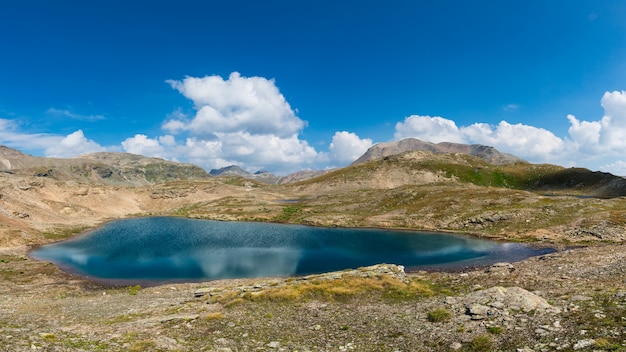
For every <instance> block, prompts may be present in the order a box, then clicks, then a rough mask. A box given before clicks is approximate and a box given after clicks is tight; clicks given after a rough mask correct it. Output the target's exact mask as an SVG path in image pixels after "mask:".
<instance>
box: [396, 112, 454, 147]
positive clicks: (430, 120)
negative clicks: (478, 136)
mask: <svg viewBox="0 0 626 352" xmlns="http://www.w3.org/2000/svg"><path fill="white" fill-rule="evenodd" d="M409 137H413V138H417V139H421V140H424V141H429V142H432V143H439V142H453V143H466V140H465V138H464V137H463V135H462V134H461V132H460V130H459V128H458V127H457V126H456V124H455V123H454V121H452V120H448V119H445V118H443V117H440V116H435V117H431V116H419V115H411V116H409V117H407V118H406V119H404V121H403V122H398V123H397V124H396V132H395V134H394V138H395V139H396V140H399V139H404V138H409Z"/></svg>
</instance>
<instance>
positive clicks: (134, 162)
mask: <svg viewBox="0 0 626 352" xmlns="http://www.w3.org/2000/svg"><path fill="white" fill-rule="evenodd" d="M0 172H7V173H14V174H19V175H26V176H37V177H48V178H53V179H56V180H60V181H79V182H80V181H83V182H94V183H104V184H119V185H145V184H153V183H158V182H163V181H172V180H188V179H196V178H208V177H210V175H209V174H208V173H207V172H206V171H205V170H204V169H202V168H200V167H198V166H196V165H192V164H184V163H177V162H173V161H167V160H163V159H158V158H148V157H144V156H141V155H136V154H129V153H106V152H104V153H93V154H85V155H81V156H79V157H75V158H69V159H62V158H45V157H37V156H32V155H28V154H24V153H22V152H20V151H18V150H15V149H12V148H9V147H6V146H0Z"/></svg>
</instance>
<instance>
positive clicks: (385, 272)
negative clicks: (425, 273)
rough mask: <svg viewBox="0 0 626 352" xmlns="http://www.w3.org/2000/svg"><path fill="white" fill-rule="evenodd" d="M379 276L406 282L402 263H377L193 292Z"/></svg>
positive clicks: (198, 294) (213, 293)
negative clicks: (351, 268)
mask: <svg viewBox="0 0 626 352" xmlns="http://www.w3.org/2000/svg"><path fill="white" fill-rule="evenodd" d="M380 276H388V277H391V278H394V279H398V280H400V281H403V282H408V279H407V276H406V273H405V272H404V266H402V265H394V264H377V265H372V266H367V267H362V268H358V269H353V270H343V271H334V272H330V273H324V274H316V275H307V276H301V277H296V278H290V279H272V280H265V281H259V282H257V283H255V284H254V285H251V286H250V285H247V286H237V287H230V288H215V287H207V288H199V289H197V290H196V291H195V292H194V296H195V297H196V298H198V297H203V296H206V295H209V296H221V295H224V294H226V293H229V292H240V293H247V292H261V291H265V290H267V289H270V288H276V287H282V286H287V285H296V284H299V283H302V282H312V281H317V282H319V281H328V280H337V279H342V278H351V277H352V278H354V277H362V278H371V277H380Z"/></svg>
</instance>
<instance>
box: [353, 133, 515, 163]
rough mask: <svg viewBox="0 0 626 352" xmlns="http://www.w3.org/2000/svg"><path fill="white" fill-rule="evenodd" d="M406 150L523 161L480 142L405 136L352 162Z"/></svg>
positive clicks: (378, 144) (383, 144)
mask: <svg viewBox="0 0 626 352" xmlns="http://www.w3.org/2000/svg"><path fill="white" fill-rule="evenodd" d="M408 151H428V152H431V153H433V154H443V153H458V154H468V155H473V156H477V157H479V158H481V159H483V160H485V161H486V162H488V163H490V164H494V165H502V164H510V163H516V162H521V161H524V160H522V159H520V158H518V157H516V156H514V155H511V154H507V153H501V152H500V151H498V150H497V149H496V148H494V147H490V146H486V145H480V144H472V145H468V144H459V143H449V142H441V143H437V144H435V143H430V142H425V141H422V140H419V139H415V138H405V139H402V140H400V141H394V142H387V143H377V144H375V145H374V146H372V147H370V148H369V149H368V150H367V152H365V154H363V155H362V156H361V157H359V158H358V159H357V160H356V161H354V162H353V165H354V164H361V163H364V162H367V161H371V160H375V159H380V158H383V157H387V156H390V155H394V154H400V153H404V152H408Z"/></svg>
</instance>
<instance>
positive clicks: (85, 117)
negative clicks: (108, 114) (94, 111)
mask: <svg viewBox="0 0 626 352" xmlns="http://www.w3.org/2000/svg"><path fill="white" fill-rule="evenodd" d="M46 113H47V114H50V115H53V116H63V117H69V118H71V119H75V120H83V121H97V120H104V119H105V117H104V116H103V115H81V114H76V113H73V112H71V111H70V110H67V109H55V108H50V109H48V110H47V111H46Z"/></svg>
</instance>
